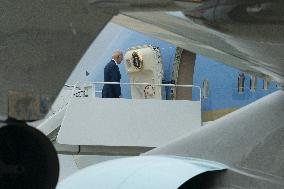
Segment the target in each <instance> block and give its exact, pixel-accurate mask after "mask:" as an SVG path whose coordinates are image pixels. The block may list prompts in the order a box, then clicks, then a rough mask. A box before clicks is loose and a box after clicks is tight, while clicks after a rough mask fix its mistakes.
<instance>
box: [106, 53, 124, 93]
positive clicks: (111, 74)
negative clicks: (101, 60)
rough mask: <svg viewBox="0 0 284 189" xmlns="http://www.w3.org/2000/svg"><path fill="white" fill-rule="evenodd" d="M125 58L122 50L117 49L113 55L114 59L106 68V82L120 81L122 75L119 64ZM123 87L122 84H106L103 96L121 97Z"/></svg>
mask: <svg viewBox="0 0 284 189" xmlns="http://www.w3.org/2000/svg"><path fill="white" fill-rule="evenodd" d="M122 60H123V54H122V52H121V51H115V52H114V53H113V55H112V60H111V61H110V62H109V63H108V64H107V65H106V66H105V68H104V81H105V82H120V79H121V75H120V72H119V68H118V66H117V65H118V64H120V63H121V61H122ZM120 97H121V88H120V85H115V84H105V85H104V87H103V91H102V98H120Z"/></svg>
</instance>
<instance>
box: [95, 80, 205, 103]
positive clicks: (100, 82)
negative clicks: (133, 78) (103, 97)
mask: <svg viewBox="0 0 284 189" xmlns="http://www.w3.org/2000/svg"><path fill="white" fill-rule="evenodd" d="M90 84H94V85H95V84H114V85H152V86H164V87H188V88H190V87H191V88H197V89H198V90H199V101H201V98H202V96H201V87H200V86H198V85H176V84H155V83H120V82H103V81H97V82H90Z"/></svg>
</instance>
